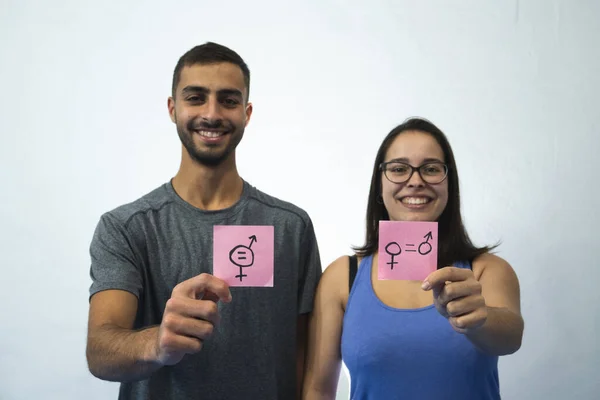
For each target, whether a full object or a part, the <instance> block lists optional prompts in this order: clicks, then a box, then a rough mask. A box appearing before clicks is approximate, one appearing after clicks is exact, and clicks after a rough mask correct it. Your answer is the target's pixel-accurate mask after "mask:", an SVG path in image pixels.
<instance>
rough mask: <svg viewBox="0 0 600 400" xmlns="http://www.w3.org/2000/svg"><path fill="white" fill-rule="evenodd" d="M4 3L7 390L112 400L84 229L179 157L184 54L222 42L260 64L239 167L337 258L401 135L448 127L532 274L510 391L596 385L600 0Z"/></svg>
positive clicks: (165, 174) (504, 365) (599, 354)
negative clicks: (375, 167) (94, 369)
mask: <svg viewBox="0 0 600 400" xmlns="http://www.w3.org/2000/svg"><path fill="white" fill-rule="evenodd" d="M0 4H1V5H0V49H1V50H0V52H1V54H2V63H1V65H0V88H1V97H0V110H1V113H2V117H1V118H0V132H1V134H2V141H1V142H0V143H1V145H0V162H1V165H0V167H1V168H0V178H1V179H2V189H1V196H0V246H1V253H0V254H1V258H0V259H1V268H2V270H1V272H2V275H1V276H2V277H1V278H0V279H1V282H2V290H1V291H0V399H2V400H5V399H6V400H8V399H10V400H25V399H27V400H29V399H61V400H67V399H82V398H85V399H87V400H93V399H109V398H116V391H117V386H116V384H113V383H106V382H102V381H100V380H97V379H95V378H93V377H92V376H91V375H90V374H89V373H88V371H87V369H86V363H85V334H86V322H87V309H88V308H87V307H88V302H87V297H88V287H89V284H90V280H89V275H88V273H89V272H88V268H89V255H88V246H89V242H90V239H91V235H92V233H93V229H94V227H95V225H96V222H97V220H98V218H99V216H100V214H101V213H102V212H104V211H106V210H108V209H111V208H113V207H116V206H117V205H120V204H122V203H124V202H128V201H131V200H133V199H135V198H138V197H139V196H141V195H143V194H145V193H146V192H148V191H150V190H152V189H153V188H154V187H156V186H158V185H160V184H162V183H163V182H165V181H166V180H168V179H169V178H170V177H171V176H173V175H174V174H175V172H176V170H177V168H178V163H179V157H180V153H179V141H178V138H177V135H176V131H175V127H174V126H173V125H172V124H171V122H170V120H169V118H168V114H167V108H166V104H167V101H166V99H167V96H168V95H169V90H170V83H171V75H172V70H173V68H174V66H175V63H176V61H177V59H178V57H179V56H180V55H181V54H183V52H185V51H186V50H188V49H189V48H191V47H192V46H194V45H196V44H199V43H203V42H205V41H207V40H212V41H217V42H220V43H223V44H225V45H228V46H230V47H232V48H233V49H235V50H236V51H238V52H239V53H240V54H241V55H242V57H244V58H245V59H246V61H247V62H248V64H249V66H250V68H251V72H252V87H251V97H252V101H253V102H254V106H255V111H254V116H253V120H252V122H251V124H250V126H249V128H248V129H247V134H246V137H245V138H244V140H243V141H242V143H241V145H240V147H239V153H238V154H239V165H240V171H241V173H242V175H243V176H244V177H245V178H246V179H247V180H249V181H250V182H251V183H252V184H254V185H256V186H257V187H258V188H260V189H261V190H264V191H266V192H269V193H271V194H273V195H275V196H278V197H281V198H284V199H286V200H291V201H293V202H295V203H296V204H298V205H299V206H301V207H303V208H305V209H306V210H307V211H308V212H309V213H310V215H311V216H312V218H313V220H314V222H315V226H316V231H317V235H318V239H319V241H320V246H321V252H322V259H323V263H324V265H327V264H328V263H329V262H331V261H332V260H333V259H335V258H336V257H338V256H339V255H341V254H347V253H348V252H349V251H350V245H352V244H359V243H360V242H361V240H362V238H363V217H364V213H365V206H366V196H367V191H368V185H369V178H370V172H371V167H372V162H373V160H374V157H375V152H376V149H377V147H378V145H379V143H380V141H381V139H382V138H383V137H384V136H385V134H386V133H387V132H388V131H389V130H390V129H391V128H392V127H393V126H395V125H396V124H398V123H400V122H402V121H403V120H404V119H405V118H406V117H409V116H413V115H420V116H425V117H427V118H429V119H431V120H433V122H435V123H436V124H438V125H439V126H440V127H441V128H442V129H443V130H444V131H445V132H446V133H447V134H448V136H449V137H450V140H451V143H452V145H453V147H454V150H455V153H456V156H457V160H458V167H459V173H460V177H461V184H462V198H463V210H464V216H465V219H466V223H467V227H468V228H469V230H470V233H471V235H472V237H473V239H474V240H475V241H476V243H478V244H484V243H490V242H495V241H497V240H499V239H500V240H502V241H503V244H502V246H501V247H500V248H499V254H500V255H501V256H502V257H504V258H506V259H507V260H508V261H509V262H510V263H511V264H512V265H513V266H514V268H515V269H516V271H517V273H518V275H519V277H520V280H521V285H522V305H523V313H524V317H525V320H526V330H525V338H524V342H523V347H522V349H521V350H520V351H519V352H518V353H517V354H515V355H512V356H509V357H505V358H502V359H501V362H500V374H501V376H500V379H501V388H502V394H503V396H504V398H506V399H548V400H550V399H557V400H563V399H567V398H568V399H573V400H574V399H594V398H598V397H597V396H598V392H600V380H599V379H598V372H597V368H598V365H599V364H600V350H599V349H600V347H599V340H598V328H599V323H598V322H599V318H600V308H599V300H600V296H599V295H598V281H599V280H600V273H599V268H598V262H597V256H596V254H597V248H598V244H599V242H598V239H597V228H598V225H599V223H600V215H599V213H598V212H597V207H598V197H599V196H600V191H599V189H598V182H599V181H598V178H599V174H598V171H597V169H598V161H597V159H596V155H597V152H598V150H599V149H600V139H599V138H598V135H599V134H600V132H599V124H598V116H599V112H600V108H599V106H598V104H599V102H598V94H599V93H600V78H599V76H600V50H599V49H600V24H599V23H598V21H597V20H598V17H600V2H598V1H593V0H590V1H583V0H568V1H567V0H551V1H550V0H538V1H525V0H521V1H519V0H517V1H495V2H491V1H477V0H462V1H452V2H450V1H443V0H438V1H431V0H428V1H383V0H370V1H369V2H366V1H335V0H320V1H310V2H294V3H291V2H288V3H284V2H279V1H277V2H276V1H271V2H268V1H258V0H257V1H244V2H242V1H238V2H232V1H227V2H222V3H221V4H218V2H216V1H198V0H194V1H172V2H167V1H158V0H147V1H141V0H140V1H123V2H121V1H119V2H117V1H110V2H109V1H107V2H101V1H81V0H71V1H67V0H55V1H53V2H47V1H34V0H2V1H1V3H0ZM347 385H348V380H347V378H346V377H345V376H343V377H342V379H341V383H340V389H339V393H340V396H339V398H340V399H343V398H347V393H348V390H347Z"/></svg>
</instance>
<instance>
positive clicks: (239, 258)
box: [238, 251, 246, 260]
mask: <svg viewBox="0 0 600 400" xmlns="http://www.w3.org/2000/svg"><path fill="white" fill-rule="evenodd" d="M238 254H246V252H245V251H238ZM245 259H246V257H242V256H239V257H238V260H245Z"/></svg>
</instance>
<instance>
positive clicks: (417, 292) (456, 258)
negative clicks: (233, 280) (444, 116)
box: [304, 119, 523, 400]
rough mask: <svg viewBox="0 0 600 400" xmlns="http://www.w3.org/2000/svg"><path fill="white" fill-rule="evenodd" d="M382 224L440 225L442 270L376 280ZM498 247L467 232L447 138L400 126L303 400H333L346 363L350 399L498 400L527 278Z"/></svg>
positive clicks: (313, 336)
mask: <svg viewBox="0 0 600 400" xmlns="http://www.w3.org/2000/svg"><path fill="white" fill-rule="evenodd" d="M380 220H391V221H437V222H438V269H437V270H436V271H434V272H432V273H431V274H430V275H429V276H428V277H427V278H425V280H424V281H423V282H421V281H401V280H378V279H377V265H378V264H377V262H378V254H377V250H378V240H379V237H378V226H379V221H380ZM491 249H492V248H488V247H483V248H477V247H475V246H474V245H473V244H472V243H471V241H470V240H469V237H468V235H467V233H466V231H465V228H464V226H463V223H462V218H461V214H460V196H459V189H458V174H457V169H456V164H455V161H454V156H453V153H452V149H451V147H450V144H449V143H448V140H447V139H446V136H445V135H444V133H443V132H442V131H441V130H440V129H438V128H437V127H436V126H435V125H433V124H432V123H430V122H428V121H426V120H423V119H410V120H408V121H406V122H405V123H403V124H402V125H400V126H398V127H396V128H395V129H393V130H392V131H391V132H390V133H389V134H388V135H387V137H386V138H385V139H384V141H383V143H382V144H381V146H380V148H379V151H378V153H377V157H376V159H375V165H374V168H373V177H372V180H371V189H370V193H369V201H368V206H367V226H366V242H365V244H364V246H362V247H360V248H357V249H355V250H356V257H357V260H358V263H359V266H358V271H357V272H356V276H355V277H354V278H353V273H351V272H350V262H351V260H352V258H351V257H348V256H343V257H340V258H338V259H337V260H335V261H334V262H333V263H332V264H331V265H330V266H329V267H328V268H327V269H326V270H325V272H324V273H323V277H322V278H321V281H320V284H319V288H318V290H317V294H316V298H315V309H314V312H313V315H312V317H311V325H310V334H309V345H308V354H307V364H306V372H305V374H306V375H305V378H306V379H305V385H304V399H307V400H315V399H335V393H336V388H337V383H338V378H339V372H340V367H341V362H342V360H343V361H344V364H345V365H346V366H347V368H348V370H349V372H350V381H351V395H350V398H351V399H356V400H362V399H376V400H380V399H381V400H388V399H419V400H426V399H457V400H468V399H478V400H481V399H498V398H500V389H499V381H498V369H497V365H498V356H501V355H505V354H511V353H514V352H515V351H517V350H518V349H519V348H520V346H521V338H522V335H523V319H522V317H521V313H520V289H519V282H518V279H517V276H516V274H515V272H514V271H513V269H512V267H511V266H510V265H509V264H508V263H507V262H506V261H505V260H503V259H502V258H500V257H498V256H495V255H492V254H491V253H490V251H491ZM373 266H374V267H373ZM350 281H352V282H353V283H352V284H351V283H349V282H350ZM350 285H351V289H349V288H350Z"/></svg>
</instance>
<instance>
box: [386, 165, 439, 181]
mask: <svg viewBox="0 0 600 400" xmlns="http://www.w3.org/2000/svg"><path fill="white" fill-rule="evenodd" d="M390 164H402V165H405V166H406V167H407V168H409V169H410V174H408V178H406V179H405V180H403V181H399V182H398V181H393V180H391V179H390V177H389V176H388V174H387V172H388V170H387V168H386V167H387V166H388V165H390ZM428 165H441V166H442V167H443V168H444V176H443V177H442V179H440V180H439V181H435V182H429V181H428V180H427V179H425V178H424V177H423V174H422V173H421V169H422V168H424V167H426V166H428ZM379 170H380V171H383V175H384V176H385V178H386V179H387V180H388V181H390V182H392V183H396V184H398V183H405V182H408V181H409V180H410V178H412V176H413V174H414V173H415V171H417V173H418V174H419V177H420V178H421V180H422V181H423V182H425V183H428V184H430V185H438V184H440V183H442V182H444V181H445V180H446V178H448V170H449V168H448V165H446V164H444V163H443V162H440V161H433V162H427V163H424V164H421V165H419V166H418V167H414V166H412V165H410V164H407V163H405V162H402V161H387V162H382V163H381V164H379Z"/></svg>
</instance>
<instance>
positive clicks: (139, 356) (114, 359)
mask: <svg viewBox="0 0 600 400" xmlns="http://www.w3.org/2000/svg"><path fill="white" fill-rule="evenodd" d="M157 333H158V326H157V327H151V328H147V329H144V330H141V331H131V330H128V329H123V328H120V327H117V326H114V325H105V326H103V327H100V328H97V329H95V330H94V332H93V333H92V334H90V336H89V337H88V347H87V360H88V366H89V369H90V372H91V373H92V374H93V375H94V376H95V377H97V378H100V379H103V380H107V381H114V382H126V381H136V380H142V379H146V378H147V377H148V376H150V375H151V374H152V373H153V372H154V371H156V370H157V369H159V368H160V367H161V365H160V364H159V363H158V362H156V361H155V360H154V359H153V356H152V355H153V353H154V351H153V350H154V346H156V344H155V343H156V336H157Z"/></svg>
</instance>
